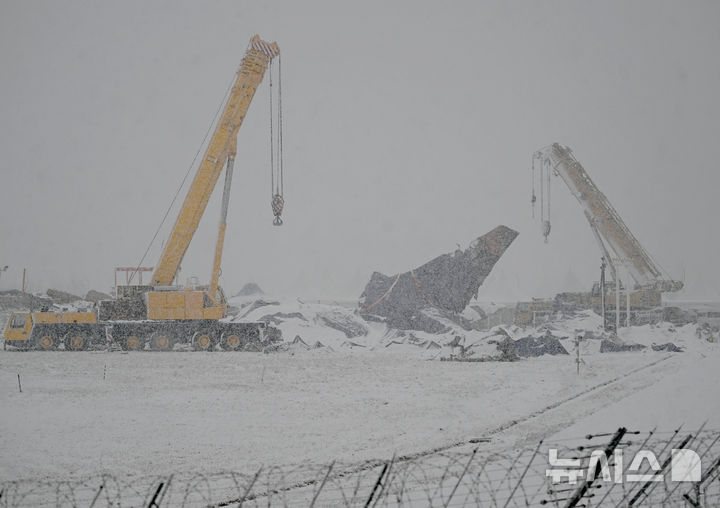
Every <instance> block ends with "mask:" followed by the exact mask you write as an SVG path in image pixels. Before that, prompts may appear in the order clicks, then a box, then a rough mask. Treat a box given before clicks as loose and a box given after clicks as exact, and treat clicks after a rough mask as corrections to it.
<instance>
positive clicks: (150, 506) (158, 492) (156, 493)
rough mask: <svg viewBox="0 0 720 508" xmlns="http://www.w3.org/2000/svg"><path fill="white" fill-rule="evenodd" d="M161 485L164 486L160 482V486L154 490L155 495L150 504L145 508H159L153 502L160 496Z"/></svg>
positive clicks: (163, 483)
mask: <svg viewBox="0 0 720 508" xmlns="http://www.w3.org/2000/svg"><path fill="white" fill-rule="evenodd" d="M163 485H165V482H160V485H158V487H157V489H156V490H155V494H154V495H153V497H152V499H151V500H150V504H148V505H147V508H159V506H160V505H158V504H157V503H156V502H155V500H156V499H157V497H158V495H160V491H161V490H162V488H163Z"/></svg>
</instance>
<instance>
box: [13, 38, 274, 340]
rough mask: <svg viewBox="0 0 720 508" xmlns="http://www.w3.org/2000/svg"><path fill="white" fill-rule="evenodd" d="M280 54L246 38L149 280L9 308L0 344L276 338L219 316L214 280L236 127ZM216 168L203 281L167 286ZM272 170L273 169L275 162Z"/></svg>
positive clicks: (222, 309)
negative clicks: (75, 308)
mask: <svg viewBox="0 0 720 508" xmlns="http://www.w3.org/2000/svg"><path fill="white" fill-rule="evenodd" d="M279 56H280V49H279V47H278V45H277V43H275V42H272V43H269V42H265V41H263V40H261V39H260V37H259V36H257V35H255V36H254V37H253V38H252V39H251V40H250V44H249V46H248V49H247V51H246V53H245V56H244V58H243V60H242V63H241V65H240V69H239V71H238V73H237V77H236V79H235V82H234V84H233V86H232V89H231V91H230V92H229V95H228V98H227V101H226V102H225V106H224V108H223V110H222V113H221V115H220V117H219V120H218V122H217V124H216V127H215V130H214V132H213V134H212V137H211V138H210V140H209V142H208V145H207V148H206V150H205V153H204V156H203V158H202V160H201V161H200V163H199V165H198V168H197V171H196V173H195V177H194V179H193V181H192V183H191V185H190V188H189V190H188V193H187V195H186V197H185V201H184V203H183V205H182V208H181V209H180V212H179V214H178V217H177V219H176V221H175V225H174V227H173V229H172V232H171V234H170V237H169V239H168V241H167V243H166V244H165V247H164V250H163V253H162V256H161V258H160V261H159V263H158V264H157V267H156V268H155V271H154V273H153V276H152V281H151V284H150V285H126V286H118V287H117V293H116V298H115V299H114V300H106V301H101V302H99V304H98V307H97V310H96V311H93V312H66V313H61V312H47V311H45V312H24V313H13V314H11V315H10V317H9V319H8V322H7V325H6V328H5V344H6V345H12V346H14V347H16V348H20V349H40V350H55V349H59V348H64V349H65V350H83V349H87V348H88V347H93V346H97V345H99V344H101V345H108V341H109V342H110V343H111V344H112V343H115V344H118V345H119V346H120V347H121V348H122V349H125V350H142V349H146V348H149V349H151V350H159V351H163V350H171V349H173V347H174V346H175V344H188V345H190V346H192V348H193V349H194V350H201V351H211V350H213V349H216V348H217V347H218V346H219V347H221V348H222V349H224V350H260V349H262V348H263V347H264V345H266V344H267V343H268V342H274V341H277V340H280V331H279V330H278V329H276V328H273V327H269V326H267V325H266V324H265V323H262V322H258V323H234V322H227V321H221V320H222V319H223V318H225V317H226V316H227V303H226V300H225V296H224V294H223V291H222V289H221V288H220V286H219V284H218V279H219V276H220V265H221V259H222V251H223V243H224V240H225V228H226V220H227V211H228V202H229V198H230V186H231V182H232V174H233V162H234V160H235V153H236V147H237V133H238V130H239V129H240V126H241V125H242V122H243V119H244V118H245V115H246V114H247V111H248V108H249V107H250V103H251V101H252V99H253V96H254V95H255V91H256V89H257V88H258V86H259V85H260V83H261V82H262V80H263V77H264V75H265V71H266V70H267V69H268V67H269V66H270V65H271V63H272V60H273V59H274V58H276V57H279ZM278 60H279V58H278ZM278 66H279V64H278ZM271 79H272V76H271ZM271 86H272V81H271ZM280 100H281V99H280ZM271 104H272V90H271ZM271 118H272V112H271ZM280 118H281V117H280ZM271 121H272V120H271ZM279 136H280V137H279V140H278V142H279V143H282V134H281V131H280V134H279ZM271 146H272V128H271ZM271 151H272V150H271ZM223 167H225V168H226V172H225V185H224V188H223V196H222V204H221V215H220V227H219V231H218V239H217V245H216V247H215V256H214V260H213V267H212V276H211V280H210V284H209V285H203V286H200V285H193V284H188V285H185V286H178V285H173V281H174V280H175V279H176V276H177V275H178V271H179V268H180V263H181V262H182V260H183V257H184V256H185V252H186V251H187V248H188V246H189V245H190V241H191V240H192V238H193V235H194V234H195V231H196V230H197V228H198V225H199V223H200V219H201V218H202V216H203V213H204V212H205V209H206V207H207V204H208V200H209V199H210V195H211V194H212V192H213V189H214V188H215V185H216V183H217V180H218V178H219V176H220V173H221V172H222V169H223ZM271 171H273V172H275V169H274V167H271ZM273 177H275V174H273ZM273 181H275V178H273ZM281 189H282V187H281V186H280V187H274V189H273V192H274V194H273V195H272V209H273V213H274V215H275V222H274V224H276V225H279V224H282V220H281V218H280V214H281V213H282V208H283V203H284V201H283V197H282V190H281Z"/></svg>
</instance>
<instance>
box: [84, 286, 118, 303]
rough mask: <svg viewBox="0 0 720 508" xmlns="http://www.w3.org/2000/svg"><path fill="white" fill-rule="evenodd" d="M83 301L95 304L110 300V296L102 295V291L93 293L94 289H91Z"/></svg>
mask: <svg viewBox="0 0 720 508" xmlns="http://www.w3.org/2000/svg"><path fill="white" fill-rule="evenodd" d="M85 300H86V301H88V302H93V303H97V302H99V301H100V300H112V296H110V295H109V294H107V293H103V292H102V291H95V290H94V289H91V290H90V291H88V292H87V294H86V295H85Z"/></svg>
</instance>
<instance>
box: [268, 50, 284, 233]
mask: <svg viewBox="0 0 720 508" xmlns="http://www.w3.org/2000/svg"><path fill="white" fill-rule="evenodd" d="M277 59H278V86H277V88H278V92H277V96H278V98H277V100H278V108H277V109H278V111H277V122H278V133H277V138H278V140H277V162H276V158H275V136H274V132H273V81H272V61H271V62H270V66H269V79H268V81H269V84H270V207H271V208H272V211H273V215H274V216H275V219H274V220H273V225H275V226H281V225H282V223H283V221H282V218H281V217H280V216H281V215H282V211H283V206H284V205H285V199H284V197H283V176H284V175H283V151H282V150H283V146H282V143H283V138H282V66H281V60H280V57H279V56H278V57H277Z"/></svg>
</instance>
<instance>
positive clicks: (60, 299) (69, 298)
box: [46, 289, 82, 304]
mask: <svg viewBox="0 0 720 508" xmlns="http://www.w3.org/2000/svg"><path fill="white" fill-rule="evenodd" d="M46 294H47V295H48V296H49V297H50V298H52V301H53V303H56V304H57V303H60V304H62V303H73V302H76V301H78V300H82V297H81V296H75V295H73V294H71V293H66V292H65V291H59V290H57V289H48V290H47V291H46Z"/></svg>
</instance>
